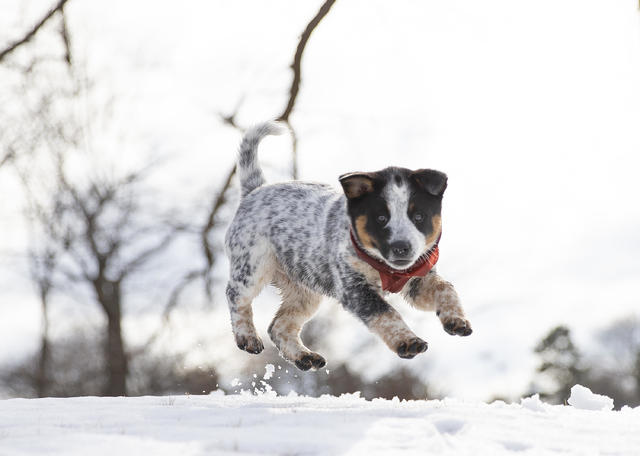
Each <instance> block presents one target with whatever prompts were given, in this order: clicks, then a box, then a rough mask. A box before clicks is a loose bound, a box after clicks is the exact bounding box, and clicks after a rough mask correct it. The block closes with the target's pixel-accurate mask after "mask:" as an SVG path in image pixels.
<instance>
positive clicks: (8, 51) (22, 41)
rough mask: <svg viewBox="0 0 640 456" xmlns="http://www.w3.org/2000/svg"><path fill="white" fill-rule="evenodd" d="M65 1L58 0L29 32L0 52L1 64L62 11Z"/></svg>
mask: <svg viewBox="0 0 640 456" xmlns="http://www.w3.org/2000/svg"><path fill="white" fill-rule="evenodd" d="M67 1H68V0H59V1H58V3H57V4H56V5H54V6H53V8H51V9H50V10H49V12H47V14H45V15H44V17H43V18H42V19H40V21H38V23H36V25H34V26H33V27H32V28H31V30H29V31H28V32H27V33H26V34H25V35H24V36H23V37H22V38H21V39H19V40H17V41H14V42H13V43H11V44H10V45H9V46H8V47H7V48H5V49H4V50H2V51H0V62H2V61H3V60H4V58H5V57H6V56H8V55H9V54H11V53H12V52H13V51H15V50H16V49H17V48H19V47H20V46H22V45H23V44H25V43H28V42H29V41H31V39H32V38H33V37H34V36H35V35H36V33H38V30H40V29H41V28H42V26H43V25H44V24H46V23H47V21H48V20H49V19H51V18H52V17H53V15H54V14H56V13H57V12H58V11H62V8H63V7H64V4H65V3H67Z"/></svg>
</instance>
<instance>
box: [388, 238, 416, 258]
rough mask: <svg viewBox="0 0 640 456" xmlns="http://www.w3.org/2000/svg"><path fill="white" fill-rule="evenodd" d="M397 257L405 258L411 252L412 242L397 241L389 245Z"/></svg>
mask: <svg viewBox="0 0 640 456" xmlns="http://www.w3.org/2000/svg"><path fill="white" fill-rule="evenodd" d="M389 247H391V251H392V252H393V255H394V256H395V257H396V258H405V257H407V256H409V254H410V253H411V244H409V243H408V242H407V241H396V242H393V243H391V244H390V245H389Z"/></svg>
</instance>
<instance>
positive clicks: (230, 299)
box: [226, 252, 274, 354]
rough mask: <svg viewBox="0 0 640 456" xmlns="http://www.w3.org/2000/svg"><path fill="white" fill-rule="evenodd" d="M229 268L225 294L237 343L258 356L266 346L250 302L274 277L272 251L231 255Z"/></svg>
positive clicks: (239, 346)
mask: <svg viewBox="0 0 640 456" xmlns="http://www.w3.org/2000/svg"><path fill="white" fill-rule="evenodd" d="M230 265H231V278H230V279H229V282H228V283H227V291H226V294H227V303H228V304H229V312H230V314H231V327H232V329H233V334H234V336H235V339H236V344H237V345H238V348H240V349H241V350H245V351H247V352H249V353H254V354H257V353H260V352H261V351H262V350H263V349H264V345H263V344H262V341H261V340H260V337H258V333H257V332H256V328H255V326H254V325H253V309H252V308H251V303H252V302H253V299H254V298H255V297H256V296H257V295H258V294H259V293H260V291H261V290H262V289H263V288H264V286H265V285H266V284H267V283H269V282H270V281H271V279H272V277H273V273H274V268H273V265H274V261H273V255H272V254H271V253H269V252H260V253H259V254H258V253H257V252H253V254H249V253H244V254H242V255H231V256H230Z"/></svg>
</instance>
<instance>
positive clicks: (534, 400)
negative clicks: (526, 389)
mask: <svg viewBox="0 0 640 456" xmlns="http://www.w3.org/2000/svg"><path fill="white" fill-rule="evenodd" d="M520 405H522V407H523V408H526V409H528V410H533V411H534V412H544V411H545V410H546V408H545V404H544V403H543V402H542V401H541V400H540V395H539V394H534V395H533V396H531V397H523V398H522V399H520Z"/></svg>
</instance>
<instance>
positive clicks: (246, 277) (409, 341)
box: [225, 122, 472, 370]
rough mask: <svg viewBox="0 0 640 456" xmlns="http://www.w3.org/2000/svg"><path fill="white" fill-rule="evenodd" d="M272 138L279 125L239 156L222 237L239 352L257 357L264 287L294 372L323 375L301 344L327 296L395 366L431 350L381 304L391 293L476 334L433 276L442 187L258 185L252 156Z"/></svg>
mask: <svg viewBox="0 0 640 456" xmlns="http://www.w3.org/2000/svg"><path fill="white" fill-rule="evenodd" d="M278 133H280V127H279V126H278V125H277V124H275V123H272V122H268V123H264V124H261V125H258V126H256V127H254V128H253V129H251V130H249V131H248V132H247V133H246V135H245V136H244V138H243V140H242V143H241V145H240V157H239V160H238V167H237V170H238V176H239V179H240V186H241V199H240V204H239V207H238V210H237V212H236V214H235V217H234V218H233V221H232V222H231V224H230V226H229V229H228V231H227V234H226V237H225V247H226V252H227V255H228V257H229V261H230V269H231V271H230V278H229V282H228V284H227V288H226V296H227V301H228V304H229V311H230V313H231V325H232V328H233V333H234V335H235V340H236V343H237V345H238V347H239V348H240V349H242V350H245V351H247V352H249V353H260V352H261V351H262V350H263V348H264V346H263V344H262V341H261V340H260V338H259V337H258V334H257V333H256V329H255V327H254V325H253V312H252V308H251V303H252V301H253V299H254V298H255V297H256V296H257V295H258V293H259V292H260V291H261V290H262V288H263V287H264V286H265V285H267V284H269V283H272V284H273V285H275V286H276V287H277V288H278V289H279V290H280V292H281V295H282V304H281V306H280V308H279V310H278V312H277V313H276V315H275V317H274V319H273V321H272V322H271V324H270V325H269V330H268V332H269V336H270V337H271V340H272V341H273V343H274V344H275V345H276V347H278V350H279V351H280V355H281V356H282V357H283V358H285V359H286V360H288V361H290V362H292V363H294V364H295V365H296V366H297V367H298V368H299V369H301V370H309V369H318V368H321V367H323V366H324V365H325V364H326V362H325V359H324V358H323V357H322V356H320V355H319V354H318V353H314V352H312V351H310V350H309V349H308V348H307V347H305V346H304V345H303V343H302V341H301V340H300V331H301V329H302V327H303V325H304V324H305V323H306V322H307V320H309V319H310V318H311V317H312V316H313V314H314V313H315V312H316V310H317V309H318V305H319V304H320V301H321V299H322V297H323V296H329V297H332V298H335V299H337V300H338V301H340V302H341V303H342V305H343V306H344V307H345V308H346V309H347V310H348V311H350V312H351V313H352V314H354V315H355V316H356V317H358V318H359V319H360V320H362V322H363V323H364V324H365V325H366V326H367V328H369V330H371V331H372V332H373V333H375V334H377V335H378V336H379V337H380V338H381V339H382V341H383V342H384V343H385V344H387V346H388V347H389V348H390V349H391V350H393V351H394V352H396V353H397V354H398V355H399V356H400V357H402V358H413V357H414V356H416V355H417V354H419V353H422V352H424V351H426V350H427V343H426V342H425V341H424V340H422V339H421V338H419V337H418V336H416V335H415V334H414V333H413V331H411V329H409V327H408V326H407V325H406V323H405V322H404V321H403V320H402V317H401V316H400V314H399V313H398V312H397V311H396V310H395V309H394V308H393V307H391V306H390V305H389V304H388V303H387V302H386V301H385V299H384V297H383V296H384V295H385V294H386V293H388V292H392V293H401V294H402V295H403V296H404V297H405V299H407V300H408V301H409V302H410V303H411V304H412V305H413V306H414V307H416V308H418V309H421V310H432V311H435V312H436V315H438V316H439V317H440V321H441V322H442V325H443V327H444V330H445V331H446V332H448V333H449V334H453V335H455V334H457V335H460V336H468V335H469V334H471V332H472V331H471V325H470V323H469V321H468V320H467V319H466V318H465V314H464V311H463V310H462V307H461V306H460V301H459V299H458V294H457V293H456V291H455V290H454V288H453V286H452V285H451V284H450V283H449V282H447V281H445V280H443V279H442V278H441V277H440V276H439V275H438V274H437V273H436V272H435V269H433V265H434V264H435V262H436V261H437V259H438V241H439V239H440V235H441V231H442V224H441V218H440V211H441V206H442V195H443V193H444V191H445V188H446V187H447V176H446V175H445V174H443V173H441V172H440V171H435V170H431V169H419V170H416V171H411V170H409V169H405V168H394V167H390V168H386V169H383V170H382V171H377V172H356V173H348V174H343V175H342V176H340V178H339V180H340V184H341V185H342V189H343V190H344V193H337V192H335V191H334V190H333V188H331V187H330V186H328V185H324V184H316V183H307V182H299V181H293V182H284V183H279V184H271V185H265V180H264V176H263V174H262V171H261V169H260V167H259V166H258V162H257V157H256V150H257V147H258V144H259V142H260V140H261V139H262V138H263V137H265V136H266V135H270V134H278Z"/></svg>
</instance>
